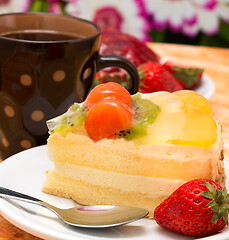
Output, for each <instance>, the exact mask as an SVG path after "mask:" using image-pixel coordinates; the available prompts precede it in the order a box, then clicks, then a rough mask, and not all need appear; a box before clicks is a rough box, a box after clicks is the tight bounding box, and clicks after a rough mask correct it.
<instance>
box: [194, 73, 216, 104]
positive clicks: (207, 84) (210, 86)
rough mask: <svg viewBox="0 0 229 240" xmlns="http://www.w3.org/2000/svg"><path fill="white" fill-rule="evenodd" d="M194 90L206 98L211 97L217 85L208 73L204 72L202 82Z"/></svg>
mask: <svg viewBox="0 0 229 240" xmlns="http://www.w3.org/2000/svg"><path fill="white" fill-rule="evenodd" d="M193 90H194V91H196V92H197V93H199V94H201V95H202V96H204V97H205V98H207V99H210V98H211V96H212V95H213V93H214V92H215V85H214V83H213V81H212V80H211V78H210V77H209V76H208V75H207V74H203V75H202V78H201V84H200V85H199V86H198V87H197V88H195V89H193Z"/></svg>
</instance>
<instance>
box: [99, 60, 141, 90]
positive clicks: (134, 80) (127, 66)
mask: <svg viewBox="0 0 229 240" xmlns="http://www.w3.org/2000/svg"><path fill="white" fill-rule="evenodd" d="M107 67H119V68H123V69H124V70H126V71H127V72H128V73H129V74H130V80H131V86H130V89H128V91H129V92H130V94H134V93H136V92H137V91H138V89H139V75H138V71H137V69H136V67H135V65H134V64H133V63H132V62H130V61H129V60H127V59H126V58H124V57H121V56H113V55H99V59H98V65H97V69H96V71H97V72H98V71H99V70H101V69H103V68H107Z"/></svg>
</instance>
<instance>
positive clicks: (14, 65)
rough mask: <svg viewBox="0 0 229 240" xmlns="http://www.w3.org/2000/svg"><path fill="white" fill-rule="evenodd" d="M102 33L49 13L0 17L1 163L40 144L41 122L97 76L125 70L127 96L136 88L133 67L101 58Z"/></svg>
mask: <svg viewBox="0 0 229 240" xmlns="http://www.w3.org/2000/svg"><path fill="white" fill-rule="evenodd" d="M100 41H101V31H100V29H99V27H98V26H97V25H96V24H94V23H92V22H90V21H87V20H83V19H79V18H75V17H70V16H64V15H55V14H49V13H12V14H4V15H0V69H1V75H0V160H3V159H5V158H7V157H8V156H10V155H12V154H15V153H17V152H19V151H22V150H24V149H27V148H30V147H33V146H36V145H41V144H45V143H46V142H47V137H48V129H47V126H46V121H47V120H48V119H50V118H53V117H55V116H58V115H60V114H62V113H64V112H65V111H66V110H67V109H68V107H69V106H70V105H71V104H72V103H73V102H82V101H84V100H85V98H86V96H87V94H88V93H89V91H90V89H91V88H92V84H93V79H94V76H95V73H96V71H98V70H100V69H102V68H106V67H111V66H112V67H120V68H123V69H125V70H126V71H127V72H128V73H129V74H130V77H131V83H130V89H128V90H129V91H130V93H131V94H133V93H135V92H137V90H138V86H139V79H138V73H137V70H136V68H135V66H134V65H133V64H132V63H131V62H129V61H127V60H126V59H124V58H121V57H119V56H101V55H99V47H100Z"/></svg>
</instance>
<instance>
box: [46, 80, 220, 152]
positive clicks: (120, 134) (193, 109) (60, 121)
mask: <svg viewBox="0 0 229 240" xmlns="http://www.w3.org/2000/svg"><path fill="white" fill-rule="evenodd" d="M48 127H49V130H50V133H51V134H53V133H55V132H59V133H60V134H61V135H62V136H64V137H65V136H66V135H67V134H68V133H69V132H74V133H81V134H84V135H87V136H88V137H89V138H90V139H91V140H93V141H94V142H97V141H100V140H102V139H104V138H107V139H118V138H124V139H125V140H133V141H134V143H135V144H136V145H144V144H149V143H150V144H179V145H190V146H198V147H207V148H208V147H210V146H212V145H213V144H214V143H215V141H216V139H217V134H218V133H217V129H218V125H217V123H216V121H215V119H214V117H213V115H212V107H211V104H210V103H209V102H208V100H207V99H205V98H204V97H203V96H201V95H199V94H198V93H196V92H194V91H190V90H181V91H176V92H174V93H169V92H160V93H158V94H157V93H155V94H140V93H137V94H135V95H133V96H131V95H130V94H129V92H128V91H127V90H126V89H125V88H124V87H122V86H121V85H119V84H117V83H114V82H110V83H106V84H100V85H98V86H96V87H95V88H94V89H93V90H92V91H91V92H90V94H89V95H88V97H87V99H86V100H85V102H83V103H81V104H77V103H75V104H73V105H72V106H71V107H70V108H69V110H68V111H67V112H66V113H65V114H63V115H61V116H59V117H57V118H55V119H52V120H50V121H48Z"/></svg>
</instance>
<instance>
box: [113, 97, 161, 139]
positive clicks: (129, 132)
mask: <svg viewBox="0 0 229 240" xmlns="http://www.w3.org/2000/svg"><path fill="white" fill-rule="evenodd" d="M132 98H133V100H134V103H133V107H134V111H135V114H134V125H133V127H131V128H129V129H126V130H123V131H120V132H119V133H116V135H117V136H118V137H124V138H125V139H127V140H133V139H136V138H140V137H143V136H146V135H147V134H148V132H147V127H148V126H149V125H151V124H152V123H153V122H154V121H155V119H156V118H157V115H158V114H159V112H160V110H161V109H160V107H159V106H158V105H156V104H155V103H153V102H152V101H150V100H148V99H144V98H142V96H141V94H140V93H137V94H135V95H133V97H132Z"/></svg>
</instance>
